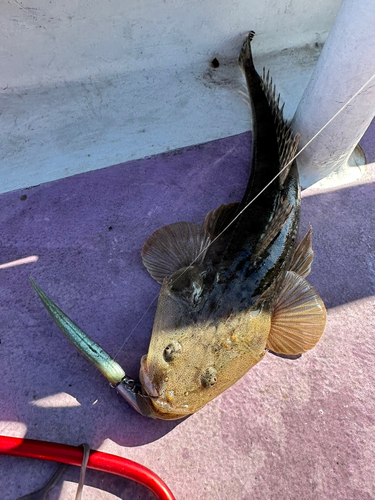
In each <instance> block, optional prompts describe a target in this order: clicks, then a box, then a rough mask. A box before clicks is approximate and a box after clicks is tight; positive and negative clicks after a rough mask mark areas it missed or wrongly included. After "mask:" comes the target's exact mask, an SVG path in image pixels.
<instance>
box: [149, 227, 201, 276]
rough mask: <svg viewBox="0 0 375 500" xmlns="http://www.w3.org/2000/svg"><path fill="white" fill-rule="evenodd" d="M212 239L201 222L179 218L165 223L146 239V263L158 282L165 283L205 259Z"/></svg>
mask: <svg viewBox="0 0 375 500" xmlns="http://www.w3.org/2000/svg"><path fill="white" fill-rule="evenodd" d="M209 243H210V235H209V234H208V233H207V231H206V230H205V229H204V228H203V227H202V226H198V224H193V223H191V222H176V223H174V224H170V225H168V226H164V227H162V228H160V229H158V230H157V231H155V232H154V233H152V235H151V236H150V237H149V238H148V239H147V240H146V242H145V244H144V245H143V248H142V260H143V264H144V265H145V267H146V268H147V271H148V272H149V273H150V274H151V276H152V277H153V278H154V279H155V280H156V281H157V282H158V283H163V280H164V278H165V277H166V276H170V275H171V274H173V273H174V272H175V271H177V270H178V269H181V268H182V267H188V266H190V264H192V263H193V261H195V259H197V257H198V256H199V257H198V260H197V261H196V262H197V263H201V262H202V261H203V258H204V256H205V254H206V250H207V247H208V245H209Z"/></svg>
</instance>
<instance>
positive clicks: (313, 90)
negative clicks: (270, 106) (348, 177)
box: [293, 0, 375, 188]
mask: <svg viewBox="0 0 375 500" xmlns="http://www.w3.org/2000/svg"><path fill="white" fill-rule="evenodd" d="M374 74H375V0H343V3H342V5H341V8H340V11H339V13H338V15H337V18H336V20H335V23H334V25H333V27H332V29H331V31H330V33H329V36H328V39H327V41H326V43H325V45H324V47H323V50H322V53H321V55H320V58H319V61H318V63H317V65H316V68H315V70H314V72H313V75H312V77H311V79H310V82H309V84H308V86H307V88H306V90H305V92H304V94H303V96H302V99H301V102H300V103H299V105H298V108H297V110H296V113H295V115H294V118H293V129H294V130H295V131H296V132H299V133H300V134H301V143H300V147H303V146H304V145H305V144H306V143H307V142H308V141H309V139H311V138H312V137H313V136H314V135H315V134H316V132H318V130H319V129H320V128H321V127H323V126H324V125H325V124H326V123H327V122H328V120H329V119H330V118H332V116H333V115H334V114H335V113H337V111H338V110H339V109H340V108H341V107H342V106H343V105H344V104H345V103H346V102H347V101H349V99H350V98H351V97H352V96H353V95H354V94H355V93H356V92H357V91H358V90H359V89H360V88H361V87H362V86H363V84H364V83H365V82H367V81H368V80H369V79H370V78H371V76H372V75H374ZM374 116H375V79H373V80H372V81H371V82H370V84H369V85H368V86H367V87H366V88H365V89H364V90H363V91H362V92H361V93H360V94H359V95H358V96H357V97H356V98H355V99H354V100H353V101H352V102H351V103H350V104H349V105H348V106H347V107H346V108H345V109H344V110H343V111H342V112H341V113H340V114H339V115H338V116H337V118H335V119H334V120H333V121H332V123H330V124H329V125H328V127H327V128H326V129H325V130H324V131H323V132H322V133H321V134H320V135H319V136H318V137H317V138H316V139H315V140H314V141H313V142H312V143H311V144H310V145H309V146H308V147H307V148H306V149H305V150H304V151H303V152H302V153H301V155H300V156H299V157H298V158H297V165H298V169H299V172H300V181H301V186H302V188H307V187H309V186H311V185H312V184H314V183H315V182H317V181H319V180H320V179H323V177H326V176H327V175H329V174H330V173H331V172H334V171H337V170H339V169H343V168H345V167H346V166H347V164H348V160H349V157H350V156H351V154H352V153H353V151H354V149H355V147H356V146H357V144H358V142H359V140H360V139H361V137H362V136H363V134H364V133H365V131H366V129H367V128H368V126H369V125H370V123H371V121H372V119H373V118H374Z"/></svg>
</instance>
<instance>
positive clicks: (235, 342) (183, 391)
mask: <svg viewBox="0 0 375 500" xmlns="http://www.w3.org/2000/svg"><path fill="white" fill-rule="evenodd" d="M253 36H254V34H253V33H252V32H251V33H250V34H249V36H248V38H247V39H246V41H245V43H244V45H243V47H242V50H241V54H240V58H239V62H240V66H241V68H242V70H243V72H244V74H245V77H246V81H247V86H248V89H249V96H250V105H251V110H252V117H253V148H252V151H253V156H252V169H251V174H250V178H249V181H248V185H247V187H246V191H245V194H244V196H243V198H242V200H241V202H240V203H239V204H231V205H228V206H221V207H219V209H217V211H214V212H210V213H209V214H208V215H207V217H206V223H205V229H206V231H207V233H208V234H209V236H210V238H211V241H213V243H212V244H211V246H210V247H209V248H208V250H207V251H205V252H204V254H203V257H202V256H199V260H198V261H196V262H195V263H193V264H192V265H191V266H189V267H182V268H181V269H178V268H177V269H174V268H173V266H172V268H171V269H170V270H169V269H168V268H166V269H165V271H164V275H165V278H164V281H162V280H161V278H160V276H162V275H163V273H161V274H160V276H159V278H156V279H158V281H159V282H162V289H161V292H160V295H159V302H158V308H157V312H156V316H155V321H154V327H153V333H152V338H151V341H150V346H149V351H148V354H147V356H144V357H143V358H142V363H141V370H140V379H141V383H142V386H143V388H144V390H145V394H147V395H151V396H153V397H154V398H155V399H152V400H149V405H150V408H151V411H152V412H154V416H156V417H157V418H162V419H175V418H181V417H183V416H185V415H188V414H190V413H194V412H195V411H197V410H199V409H200V408H201V407H202V406H204V405H205V404H206V403H207V402H208V401H210V400H212V399H213V398H215V397H216V396H217V395H219V394H220V393H221V392H223V391H224V390H225V389H227V388H228V387H230V386H231V385H233V384H234V383H235V382H236V381H237V380H238V379H239V378H240V377H242V376H243V375H244V374H245V373H246V372H247V371H248V370H249V369H250V368H251V367H252V366H254V365H255V364H256V363H257V362H258V361H260V360H261V359H262V358H263V356H264V355H265V353H266V352H267V349H266V348H267V343H268V342H269V337H270V332H271V331H272V314H273V310H274V309H275V305H276V303H277V300H280V299H278V298H279V290H280V287H281V286H282V284H283V283H284V281H285V279H286V276H288V283H289V282H290V283H291V285H290V286H289V288H288V290H292V292H290V293H292V295H293V293H294V294H298V293H301V294H302V295H303V293H307V292H308V293H309V296H308V297H307V296H306V299H305V298H304V297H302V298H301V299H300V298H299V297H297V298H295V297H294V296H293V297H292V299H291V300H289V302H288V301H286V303H288V305H289V306H290V307H294V308H295V309H294V312H296V311H297V313H298V314H299V315H301V314H303V311H304V309H303V307H304V306H301V304H302V303H304V300H305V302H308V301H309V300H310V302H308V307H309V308H310V309H309V310H311V311H312V316H314V314H316V315H320V316H319V318H320V319H319V321H318V322H319V328H320V330H322V324H323V323H324V324H325V310H324V305H322V302H321V300H320V298H319V297H318V296H316V297H318V298H316V297H315V295H314V293H315V291H311V287H310V285H308V284H307V282H304V281H303V282H302V283H301V282H300V281H299V280H303V278H302V277H301V275H298V269H296V271H297V272H293V271H291V270H290V265H291V261H292V258H293V255H294V253H295V241H296V236H297V232H298V225H299V215H300V186H299V181H298V171H297V167H296V164H295V162H293V163H292V164H291V165H290V166H289V167H288V168H287V169H286V171H285V172H283V175H280V176H279V177H277V179H276V180H274V181H273V182H272V183H271V184H270V185H269V186H268V187H267V189H266V190H265V191H264V192H263V193H262V194H261V195H260V196H258V197H257V198H256V200H255V201H254V202H253V203H252V204H251V205H250V207H248V208H246V207H247V204H248V203H249V202H250V201H251V200H252V199H253V198H254V197H255V196H257V195H258V194H259V193H260V192H261V191H262V189H263V188H264V187H265V186H267V184H268V183H269V182H270V181H271V180H272V179H274V177H276V176H277V174H279V173H280V170H281V168H282V166H283V165H282V164H281V162H282V161H283V160H284V161H285V159H287V160H288V159H289V158H291V157H293V155H294V153H295V151H296V147H297V142H298V138H296V137H295V136H293V134H292V132H291V131H290V129H289V127H288V124H287V123H286V122H285V121H284V120H283V118H282V110H279V107H278V100H277V101H276V98H275V91H274V88H273V87H272V82H270V81H269V80H268V77H267V78H264V79H262V78H260V76H259V75H258V73H257V72H256V70H255V68H254V64H253V60H252V55H251V47H250V44H251V40H252V38H253ZM244 209H245V210H244ZM236 216H237V218H236ZM234 219H235V220H234ZM233 220H234V222H233V223H232V224H231V225H230V226H229V227H227V228H226V226H227V225H228V223H230V222H231V221H233ZM185 224H187V223H185ZM172 226H174V227H173V231H177V230H178V229H181V230H182V227H181V228H180V226H178V224H176V225H172ZM190 226H191V227H192V228H193V226H195V225H193V224H192V225H190ZM168 227H171V226H167V228H168ZM225 228H226V229H225ZM223 229H225V231H224V232H223V233H222V234H220V233H221V231H222V230H223ZM165 231H166V228H162V229H161V230H159V231H157V232H156V233H154V235H152V237H151V238H150V239H149V240H150V241H149V240H148V241H147V242H146V244H145V247H144V249H143V260H144V263H145V265H146V267H147V268H148V269H149V270H150V273H151V275H153V271H152V266H153V265H155V262H158V261H159V255H158V254H157V253H153V252H154V251H155V252H156V250H155V249H157V252H161V253H163V247H164V246H165V243H166V242H167V241H170V238H169V236H168V235H167V234H166V232H165ZM218 234H220V237H219V238H218V239H217V240H215V237H216V236H218ZM172 245H174V243H172ZM186 245H187V246H189V244H188V238H186ZM307 247H309V248H310V247H311V241H310V246H309V245H308V244H306V245H305V246H304V247H303V251H307V250H306V248H307ZM301 252H302V250H301ZM171 254H172V252H171ZM166 255H167V252H166ZM173 255H175V254H174V253H173ZM164 257H165V256H164ZM192 260H193V259H192ZM305 260H306V259H305ZM311 260H312V259H311ZM299 261H302V259H301V258H300V259H299ZM181 262H183V259H181ZM310 264H311V261H310V262H309V265H310ZM183 265H184V266H186V264H183ZM297 267H298V266H297ZM305 267H306V266H305ZM169 271H175V272H169ZM287 273H288V274H287ZM154 277H155V276H154ZM305 283H306V285H305ZM304 286H305V288H304ZM311 297H313V298H311ZM279 309H280V311H281V312H280V313H279V316H278V318H277V324H276V325H275V331H278V332H279V335H280V332H282V331H283V324H284V320H285V312H284V311H283V310H282V308H279ZM323 316H324V318H323ZM297 320H298V317H297ZM312 321H313V323H314V321H315V319H314V318H313V320H312ZM314 326H315V325H314V324H313V328H311V331H312V332H313V333H312V337H314V335H315V333H314ZM288 328H289V327H288ZM317 328H318V327H317ZM320 330H319V335H318V334H316V337H319V338H320V336H321V334H322V333H323V331H320ZM323 330H324V325H323ZM299 332H300V330H297V333H296V332H295V331H294V330H293V326H292V331H291V333H290V334H287V340H286V341H285V342H284V343H282V342H281V343H280V344H278V343H277V342H276V345H282V349H281V350H286V351H288V349H289V347H288V346H290V349H291V352H290V353H289V351H288V352H280V354H282V355H290V356H295V355H296V353H295V352H294V351H295V350H300V351H301V352H304V351H305V350H307V348H311V347H306V348H304V347H303V346H302V347H300V345H299V344H300V343H301V344H303V342H304V341H303V340H302V333H303V332H302V333H299ZM281 335H282V333H281ZM289 337H291V339H290V338H289ZM315 340H316V339H315V337H314V340H313V341H311V342H310V344H312V343H313V342H315ZM295 344H298V345H297V347H296V346H295ZM310 344H309V345H310ZM285 346H286V347H285ZM293 349H294V351H293ZM299 353H300V352H298V353H297V355H298V354H299Z"/></svg>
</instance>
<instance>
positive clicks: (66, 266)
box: [0, 124, 375, 500]
mask: <svg viewBox="0 0 375 500" xmlns="http://www.w3.org/2000/svg"><path fill="white" fill-rule="evenodd" d="M362 147H363V149H364V151H365V153H366V155H367V160H368V162H369V163H371V162H374V161H375V126H374V124H373V125H372V127H371V128H370V129H369V131H368V132H367V134H366V136H365V137H364V139H363V141H362ZM249 149H250V136H249V135H248V134H242V135H240V136H235V137H231V138H227V139H223V140H220V141H216V142H212V143H208V144H204V145H200V146H196V147H190V148H186V149H184V150H180V151H177V152H173V153H168V154H165V155H159V156H156V157H152V158H148V159H143V160H138V161H133V162H128V163H126V164H122V165H117V166H114V167H109V168H106V169H103V170H98V171H95V172H90V173H87V174H82V175H77V176H75V177H71V178H67V179H64V180H60V181H56V182H53V183H49V184H43V185H40V186H37V187H33V188H30V189H25V190H19V191H14V192H11V193H7V194H3V195H1V196H0V234H1V246H0V263H3V262H9V261H14V260H16V259H20V258H24V257H28V256H37V257H38V260H37V262H35V263H31V264H27V265H21V266H17V267H10V268H8V269H0V278H1V279H0V318H1V326H0V339H1V344H0V356H1V375H2V377H1V378H2V383H1V385H0V419H1V421H0V434H3V435H10V436H19V437H28V438H33V439H42V440H47V441H56V442H61V443H67V444H72V445H79V444H80V443H82V442H88V443H89V445H90V446H91V447H92V448H96V449H100V450H102V451H106V452H109V453H114V454H118V455H121V456H124V457H127V458H130V459H132V460H136V461H139V462H140V463H142V464H143V465H146V466H147V467H149V468H150V469H152V470H153V471H155V472H156V473H157V474H158V475H160V476H161V478H162V479H164V480H165V482H166V483H167V484H168V485H169V487H170V488H171V490H172V491H173V493H174V494H175V496H176V498H177V499H178V500H190V499H192V498H199V499H201V500H224V499H225V500H226V499H227V498H235V499H236V500H250V499H251V500H264V499H268V500H271V499H277V500H284V499H285V500H286V499H288V500H290V499H292V500H297V499H298V500H299V499H301V498H303V499H304V500H316V499H317V498H319V499H320V500H323V499H327V500H328V499H332V498H345V499H346V500H358V499H361V500H370V499H373V498H375V482H374V479H373V470H374V465H375V459H374V457H375V441H374V439H373V435H374V429H375V417H374V415H375V368H374V364H375V338H374V332H375V325H374V316H375V315H374V305H375V300H374V295H375V240H374V238H375V222H374V221H375V204H374V198H375V187H374V181H375V169H374V165H370V166H369V167H368V170H367V174H366V177H365V178H364V179H362V180H361V181H359V182H357V183H355V184H353V185H349V186H344V187H340V188H337V189H333V190H332V189H331V190H323V191H322V190H320V191H314V190H310V191H306V192H305V193H304V198H303V202H302V222H301V235H303V234H304V233H305V231H306V230H307V228H308V225H309V223H311V224H312V227H313V246H314V250H315V261H314V265H313V271H312V273H311V275H310V276H309V278H308V279H309V281H310V282H311V283H312V284H313V285H314V286H315V287H316V289H317V290H318V292H319V294H320V295H321V297H322V298H323V299H324V301H325V304H326V306H327V309H328V324H327V329H326V333H325V335H324V337H323V339H322V340H321V342H320V343H319V345H318V346H317V347H316V348H315V349H314V350H313V351H311V352H310V353H308V354H306V355H304V356H303V357H302V358H301V359H299V360H298V361H288V360H283V359H279V358H276V357H274V356H272V355H268V356H266V357H265V359H264V360H263V361H262V362H261V363H259V364H258V365H257V366H256V367H255V368H253V369H252V370H251V371H250V372H249V373H247V375H246V376H244V377H243V378H242V379H241V380H240V381H239V382H238V383H237V384H236V385H235V386H233V387H232V388H231V389H229V390H228V391H226V392H225V393H224V394H223V395H221V396H220V397H218V398H217V399H215V400H214V401H213V402H211V403H210V404H208V405H207V406H206V407H205V408H203V409H202V410H201V411H200V412H198V413H197V414H195V415H193V416H191V417H189V418H187V419H185V420H183V421H174V422H163V421H153V420H148V419H146V418H144V417H142V416H140V415H138V414H137V413H135V412H134V410H132V409H131V408H130V407H129V406H128V405H127V404H126V403H125V402H124V401H122V400H121V399H120V398H119V397H118V396H117V395H116V394H115V392H114V390H113V389H111V388H110V387H109V386H108V383H107V382H106V381H105V379H104V378H103V377H102V376H101V375H100V374H99V373H96V371H95V370H94V368H92V367H91V366H90V365H89V364H88V362H86V361H85V360H83V359H81V356H80V355H79V354H78V353H76V352H75V350H74V348H73V347H71V345H70V344H69V343H68V342H67V340H66V339H65V338H64V337H63V335H62V334H61V333H60V332H59V330H58V328H57V327H56V326H55V325H54V324H53V322H52V320H51V318H50V317H49V316H48V314H47V313H46V311H45V310H44V308H43V306H42V304H41V302H40V301H39V299H38V298H37V297H36V295H35V293H34V292H33V290H32V288H31V286H30V284H29V281H28V277H29V276H30V275H32V276H33V277H34V278H35V279H36V280H37V281H38V283H39V284H40V286H41V287H42V288H43V289H44V290H45V291H46V292H47V293H48V294H49V295H50V297H51V298H52V299H53V300H55V301H56V302H57V304H58V305H59V306H60V307H61V308H62V309H63V310H64V311H65V312H66V313H67V314H69V315H70V317H72V319H73V320H75V321H76V323H78V324H79V325H80V326H81V327H82V328H83V329H84V330H85V331H86V332H87V333H88V334H90V335H91V336H92V337H94V338H95V340H97V341H98V342H99V344H101V345H102V347H103V348H105V349H106V350H107V351H108V352H109V353H111V354H113V355H115V354H116V358H117V360H118V361H119V362H120V364H122V365H123V366H124V368H125V369H126V370H127V373H128V374H129V375H130V376H133V377H137V372H138V369H139V361H140V358H141V356H142V355H143V354H145V353H146V352H147V346H148V342H149V338H150V334H151V328H152V322H153V316H154V313H155V308H156V302H154V303H153V305H152V306H151V307H150V309H149V310H148V311H147V312H146V314H145V315H144V316H143V314H144V312H145V311H146V310H147V307H148V306H149V305H150V303H151V302H152V300H153V299H154V298H155V296H156V295H157V293H158V291H159V285H158V284H157V283H156V282H154V281H153V280H152V279H151V278H150V277H149V275H148V274H147V272H146V270H145V269H144V267H143V265H142V262H141V257H140V252H141V248H142V245H143V243H144V241H145V239H146V238H147V237H148V236H149V235H150V234H151V233H152V232H153V231H154V230H155V229H157V228H159V227H161V226H163V225H165V224H169V223H171V222H176V221H179V220H186V221H192V222H197V223H202V222H203V220H204V216H205V214H206V213H207V212H208V211H209V210H211V209H213V208H215V207H217V206H218V205H220V204H221V203H226V202H231V201H238V200H239V199H240V198H241V194H242V192H243V189H244V185H245V183H246V180H247V176H248V168H249V167H248V165H249V158H250V152H249ZM130 334H131V335H130ZM129 335H130V336H129ZM125 341H126V342H125ZM124 342H125V344H124ZM55 467H56V466H55V464H50V463H45V462H39V461H33V460H29V459H16V458H11V457H6V456H3V457H0V470H1V474H0V497H1V499H2V500H14V499H16V498H17V497H18V496H21V495H24V494H26V493H29V492H30V491H32V490H33V489H35V488H37V487H39V486H41V485H42V483H43V482H44V481H45V480H46V479H47V478H48V477H49V476H50V475H51V474H52V471H53V470H54V469H55ZM77 480H78V470H76V469H74V468H71V469H70V470H69V472H68V473H67V474H66V476H65V481H64V483H63V484H62V485H60V487H59V488H57V489H56V490H54V492H53V493H51V494H50V499H58V498H59V499H64V500H65V499H71V498H74V491H75V488H76V482H77ZM86 483H87V485H88V486H87V487H85V490H84V494H83V498H90V499H94V500H96V499H98V500H99V499H103V500H104V499H111V498H123V499H128V498H129V499H135V498H137V499H139V500H146V499H149V498H150V499H151V498H154V497H153V495H152V494H151V493H149V492H148V491H147V490H145V489H144V488H143V487H140V486H137V485H135V484H134V483H132V482H130V481H127V480H125V479H120V478H116V477H114V476H110V475H106V474H104V473H97V472H89V473H88V476H87V481H86Z"/></svg>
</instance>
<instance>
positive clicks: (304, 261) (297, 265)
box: [289, 226, 314, 278]
mask: <svg viewBox="0 0 375 500" xmlns="http://www.w3.org/2000/svg"><path fill="white" fill-rule="evenodd" d="M311 232H312V228H311V226H310V227H309V230H308V231H307V233H306V234H305V236H304V238H303V239H302V240H301V242H300V244H299V245H298V247H297V248H296V250H295V252H294V254H293V258H292V261H291V263H290V267H289V271H293V272H294V273H296V274H299V276H302V278H306V276H308V275H309V274H310V272H311V264H312V262H313V260H314V252H313V249H312V241H311Z"/></svg>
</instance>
